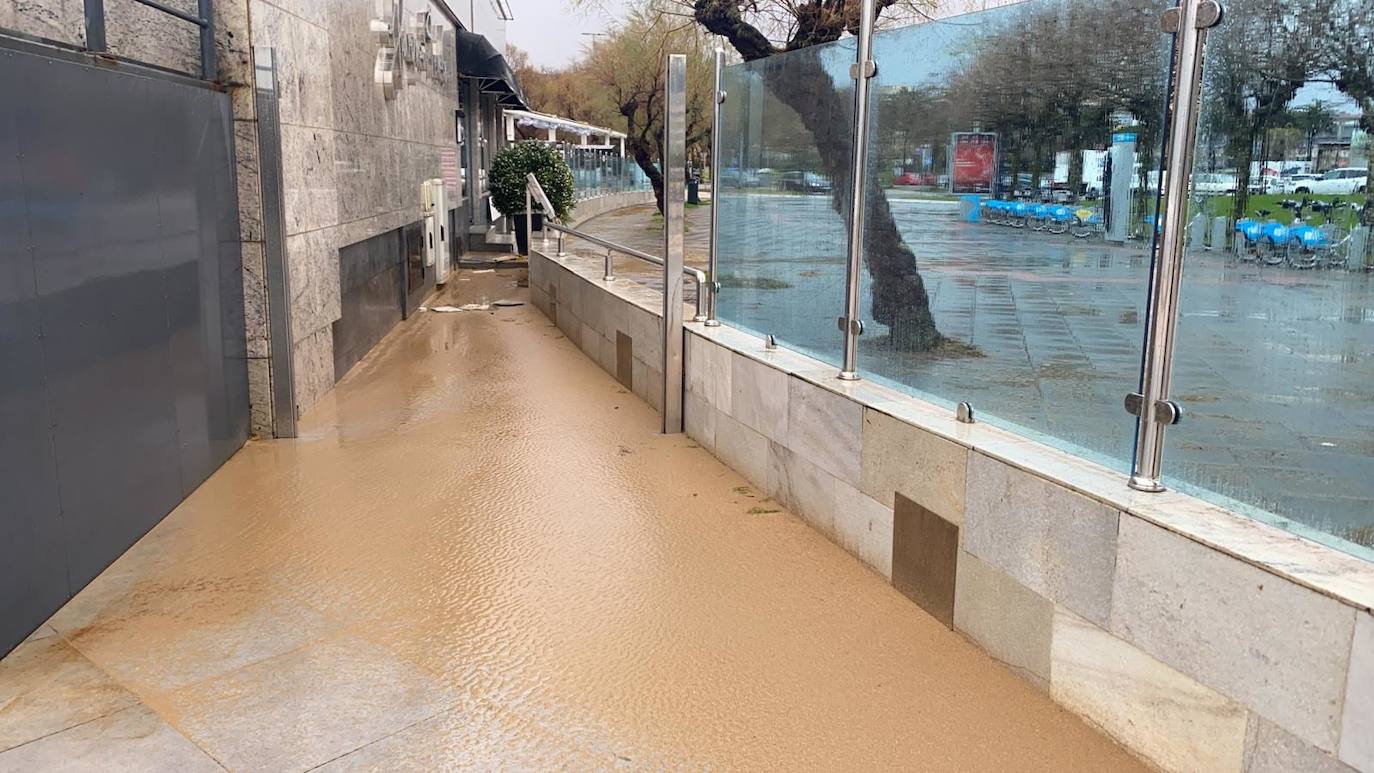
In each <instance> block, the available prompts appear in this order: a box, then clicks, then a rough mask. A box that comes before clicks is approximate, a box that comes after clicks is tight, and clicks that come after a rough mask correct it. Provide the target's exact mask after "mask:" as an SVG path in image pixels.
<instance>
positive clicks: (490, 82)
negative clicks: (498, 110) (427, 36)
mask: <svg viewBox="0 0 1374 773" xmlns="http://www.w3.org/2000/svg"><path fill="white" fill-rule="evenodd" d="M458 74H459V75H460V76H461V77H464V78H475V79H477V80H478V81H480V82H481V86H482V91H483V92H485V93H488V94H495V95H496V96H497V101H498V102H499V103H500V105H501V106H502V107H512V108H516V109H519V110H525V109H527V108H528V107H529V103H528V102H527V101H526V100H525V93H524V92H523V91H521V90H520V83H519V82H518V81H516V79H515V71H514V70H512V69H511V68H510V64H509V63H508V62H506V57H505V56H504V55H502V53H501V52H500V51H497V50H496V48H495V47H494V46H492V44H491V41H489V40H487V38H486V36H484V35H478V34H477V33H475V32H468V31H467V30H461V29H460V30H458Z"/></svg>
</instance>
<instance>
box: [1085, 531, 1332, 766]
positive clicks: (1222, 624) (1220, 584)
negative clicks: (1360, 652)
mask: <svg viewBox="0 0 1374 773" xmlns="http://www.w3.org/2000/svg"><path fill="white" fill-rule="evenodd" d="M1354 627H1355V612H1354V610H1352V609H1351V608H1350V607H1347V606H1345V605H1343V604H1341V603H1340V602H1338V601H1336V600H1335V599H1332V598H1330V597H1327V596H1323V595H1321V594H1319V593H1317V592H1315V591H1312V590H1309V589H1307V588H1303V587H1301V586H1299V585H1297V584H1295V583H1293V582H1290V581H1288V580H1285V579H1283V578H1280V577H1277V576H1275V575H1272V574H1269V573H1268V572H1265V571H1263V570H1261V569H1259V568H1257V567H1255V566H1252V565H1250V564H1247V563H1245V562H1243V561H1237V560H1236V559H1234V558H1232V557H1230V556H1228V555H1226V554H1224V553H1220V552H1218V551H1216V550H1213V549H1211V548H1208V547H1206V546H1204V545H1201V544H1199V543H1196V542H1193V541H1192V540H1189V539H1187V538H1184V537H1181V536H1179V535H1177V534H1174V533H1173V532H1169V531H1166V530H1165V529H1162V528H1160V527H1158V526H1155V525H1153V524H1150V523H1146V522H1145V521H1142V520H1140V519H1139V518H1135V517H1133V516H1127V517H1123V518H1122V519H1121V537H1120V543H1119V547H1118V551H1117V568H1116V583H1115V588H1114V598H1113V608H1112V618H1111V630H1112V632H1113V633H1115V634H1117V635H1118V636H1120V637H1121V638H1123V639H1125V640H1127V641H1129V642H1131V643H1132V644H1134V645H1135V646H1137V647H1139V648H1141V649H1142V650H1144V651H1145V652H1148V653H1150V654H1151V655H1152V656H1154V657H1155V658H1158V659H1159V660H1161V661H1163V662H1164V663H1166V664H1168V665H1169V666H1170V667H1172V668H1175V669H1177V670H1179V671H1181V672H1183V673H1185V674H1187V675H1189V676H1190V677H1192V678H1193V679H1196V680H1197V681H1199V682H1201V683H1203V684H1206V685H1208V686H1210V687H1212V688H1214V689H1216V690H1218V691H1220V692H1222V693H1224V694H1226V695H1228V696H1230V697H1231V698H1233V699H1235V700H1237V701H1239V702H1241V703H1244V704H1245V705H1247V706H1249V707H1250V708H1251V709H1253V710H1254V711H1256V712H1257V713H1259V714H1261V715H1262V716H1264V717H1266V718H1268V719H1270V720H1272V721H1274V722H1276V723H1277V724H1278V725H1279V726H1280V727H1282V728H1284V729H1285V730H1287V731H1288V732H1291V733H1293V734H1294V735H1297V736H1298V737H1299V738H1302V739H1303V740H1305V741H1307V742H1308V743H1310V744H1313V745H1315V746H1317V747H1319V748H1321V749H1324V750H1326V751H1335V750H1336V748H1337V741H1338V737H1339V734H1340V724H1341V707H1342V698H1343V696H1344V694H1345V691H1346V677H1347V666H1348V664H1349V659H1350V641H1351V637H1352V635H1353V634H1354Z"/></svg>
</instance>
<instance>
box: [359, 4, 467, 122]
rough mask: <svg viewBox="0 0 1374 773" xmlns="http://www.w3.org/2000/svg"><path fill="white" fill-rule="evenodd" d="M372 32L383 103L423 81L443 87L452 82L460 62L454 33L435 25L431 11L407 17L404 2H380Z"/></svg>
mask: <svg viewBox="0 0 1374 773" xmlns="http://www.w3.org/2000/svg"><path fill="white" fill-rule="evenodd" d="M371 30H372V34H373V36H374V37H376V39H377V58H376V62H375V64H374V65H373V68H372V76H373V80H374V81H375V82H376V84H377V88H378V90H379V91H380V92H381V94H382V98H383V99H395V98H396V94H397V93H398V92H399V91H400V90H401V88H402V87H403V86H408V85H413V84H415V83H417V82H419V80H420V79H421V78H422V77H423V78H428V79H429V80H431V81H433V82H434V83H436V84H438V85H440V86H446V85H448V84H449V82H450V81H451V80H452V77H453V67H454V63H455V62H456V61H457V54H456V52H455V45H454V35H453V30H452V29H451V28H449V27H444V26H440V25H438V24H435V23H434V17H433V16H432V15H431V13H430V12H429V11H428V10H424V11H416V12H414V13H409V14H408V13H406V10H405V3H404V2H403V0H377V17H376V18H375V19H373V20H372V24H371Z"/></svg>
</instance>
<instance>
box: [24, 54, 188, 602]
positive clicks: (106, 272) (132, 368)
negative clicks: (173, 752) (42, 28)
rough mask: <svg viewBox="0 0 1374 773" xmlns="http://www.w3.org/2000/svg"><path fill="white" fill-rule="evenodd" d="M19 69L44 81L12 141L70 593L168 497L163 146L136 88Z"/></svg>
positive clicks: (112, 77) (143, 87) (175, 485)
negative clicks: (25, 216) (29, 249)
mask: <svg viewBox="0 0 1374 773" xmlns="http://www.w3.org/2000/svg"><path fill="white" fill-rule="evenodd" d="M29 70H30V72H31V73H33V78H34V82H35V83H44V81H47V83H45V85H44V86H43V87H40V88H35V89H33V91H32V92H31V94H30V97H29V98H28V99H27V100H26V102H27V103H28V104H27V109H25V110H24V111H23V112H22V116H21V130H20V142H21V144H23V146H24V171H25V178H26V182H27V183H28V191H27V193H28V198H29V201H30V208H29V212H30V216H31V218H32V226H31V227H32V234H33V241H34V262H35V267H36V269H37V276H38V294H39V308H40V309H41V313H42V316H43V329H44V342H43V344H44V351H45V353H46V356H47V368H48V372H47V376H48V389H49V394H50V396H51V400H52V407H53V431H54V434H55V443H56V447H57V471H58V483H59V487H60V490H61V496H62V504H63V511H64V523H65V526H66V531H67V552H68V558H69V561H70V568H71V578H72V584H73V587H80V586H82V585H84V584H85V583H87V582H89V581H90V580H91V579H92V578H94V577H95V575H96V574H98V573H99V572H100V571H101V570H102V569H104V568H105V566H107V565H108V564H109V563H110V561H112V560H113V559H114V558H115V557H116V556H118V555H119V553H120V552H122V551H123V550H124V549H125V548H127V547H128V546H129V545H130V544H132V542H133V541H134V540H136V539H137V538H138V536H139V535H141V534H142V533H143V532H145V531H147V530H148V529H149V528H150V527H152V525H153V524H155V523H157V521H158V520H159V519H160V518H161V517H162V516H163V515H164V514H166V512H167V511H168V510H169V509H171V507H172V506H173V505H175V504H176V502H177V501H178V500H179V499H180V497H181V477H180V465H179V463H178V454H177V436H176V417H175V412H174V411H173V410H169V408H170V407H171V406H172V399H173V394H174V392H173V386H172V383H171V379H170V378H169V376H170V375H171V372H172V364H171V355H170V354H169V352H168V346H167V308H166V304H165V303H164V293H165V292H166V289H165V287H164V279H163V274H164V271H165V269H166V268H167V263H166V261H165V260H164V258H163V251H162V249H161V248H162V244H161V240H160V235H159V223H158V195H157V194H158V184H159V177H160V176H161V175H162V174H163V171H164V167H163V166H162V163H161V161H160V160H159V154H160V150H161V148H160V141H161V139H162V138H161V137H159V131H158V130H157V126H156V124H157V122H156V121H150V120H149V115H150V114H149V113H148V109H149V100H148V89H149V86H150V82H149V81H147V80H144V79H141V78H129V77H127V76H122V75H117V74H114V73H105V72H100V71H98V70H92V69H90V68H79V67H70V66H66V65H63V64H55V65H53V66H51V67H48V68H45V67H43V66H42V65H35V66H32V67H30V68H29ZM90 115H99V116H100V117H101V120H100V121H99V123H98V124H92V123H90V122H88V121H87V120H86V118H85V117H86V116H90ZM93 130H94V131H98V136H92V134H93ZM40 213H41V214H40Z"/></svg>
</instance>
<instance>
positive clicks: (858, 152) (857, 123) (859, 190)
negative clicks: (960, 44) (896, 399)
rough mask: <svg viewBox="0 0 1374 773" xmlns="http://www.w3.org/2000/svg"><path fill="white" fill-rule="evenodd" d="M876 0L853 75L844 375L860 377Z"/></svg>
mask: <svg viewBox="0 0 1374 773" xmlns="http://www.w3.org/2000/svg"><path fill="white" fill-rule="evenodd" d="M874 6H875V3H874V0H863V6H862V8H861V9H860V10H859V14H860V18H859V46H858V50H857V51H856V53H855V55H854V64H853V65H851V66H850V68H849V75H850V77H852V78H853V79H854V155H853V157H852V158H851V159H850V163H851V164H852V167H853V168H852V170H851V180H850V182H851V183H852V184H851V185H850V190H849V271H848V277H847V278H846V282H845V295H844V316H843V317H840V330H842V331H843V332H844V365H843V366H842V367H841V368H840V378H842V379H844V380H845V381H858V380H859V336H860V335H861V334H862V333H863V329H864V325H863V322H861V321H860V320H859V272H860V271H862V270H863V259H864V256H863V251H864V194H865V192H866V191H865V190H864V186H865V185H866V184H867V181H868V174H867V171H868V170H867V169H866V168H865V165H866V163H867V161H868V94H869V90H870V88H871V86H872V84H871V83H870V81H871V79H872V78H873V76H874V75H876V74H877V73H878V66H877V65H876V64H875V63H874V62H873V17H874V14H875V8H874Z"/></svg>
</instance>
